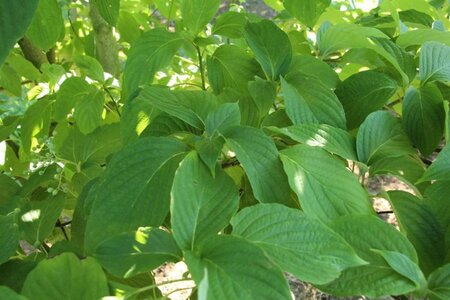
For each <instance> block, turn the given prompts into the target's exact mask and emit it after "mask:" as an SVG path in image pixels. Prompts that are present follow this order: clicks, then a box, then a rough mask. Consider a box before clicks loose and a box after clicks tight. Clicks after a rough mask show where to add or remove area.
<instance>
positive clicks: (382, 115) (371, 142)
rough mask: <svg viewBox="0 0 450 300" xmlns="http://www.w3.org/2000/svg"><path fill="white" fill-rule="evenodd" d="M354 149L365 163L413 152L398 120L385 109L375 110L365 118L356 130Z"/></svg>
mask: <svg viewBox="0 0 450 300" xmlns="http://www.w3.org/2000/svg"><path fill="white" fill-rule="evenodd" d="M356 149H357V152H358V157H359V160H360V161H361V162H363V163H365V164H372V163H374V162H375V161H376V160H378V159H381V158H385V157H398V156H402V155H408V154H414V149H413V148H412V147H411V144H410V142H409V140H408V137H407V136H406V134H405V132H404V131H403V128H402V125H401V123H400V121H399V120H398V119H396V118H395V117H393V116H392V115H391V114H390V113H389V112H387V111H377V112H374V113H371V114H370V115H369V116H368V117H367V118H366V120H365V121H364V123H362V125H361V127H360V129H359V131H358V137H357V140H356Z"/></svg>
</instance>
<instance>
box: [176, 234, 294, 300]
mask: <svg viewBox="0 0 450 300" xmlns="http://www.w3.org/2000/svg"><path fill="white" fill-rule="evenodd" d="M185 257H186V263H187V265H188V267H189V271H190V272H191V273H192V277H193V278H194V280H195V282H196V283H197V285H198V286H199V292H198V293H199V295H200V299H242V300H272V299H279V300H283V299H285V300H288V299H291V295H290V291H289V287H288V285H287V282H286V280H285V279H284V276H283V273H282V272H281V271H280V269H279V268H278V267H276V266H275V265H274V264H273V263H272V262H271V261H270V260H269V259H268V258H267V256H266V255H265V254H264V252H263V251H262V250H261V249H259V248H258V247H257V246H255V245H253V244H252V243H250V242H248V241H246V240H244V239H242V238H238V237H233V236H226V235H225V236H218V237H214V238H211V239H210V240H209V241H208V243H205V244H203V245H202V246H201V247H200V248H199V249H198V250H197V251H196V252H195V253H194V252H185Z"/></svg>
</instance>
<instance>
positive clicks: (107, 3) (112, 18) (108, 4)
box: [92, 0, 120, 26]
mask: <svg viewBox="0 0 450 300" xmlns="http://www.w3.org/2000/svg"><path fill="white" fill-rule="evenodd" d="M92 4H93V5H95V6H96V8H97V9H98V12H99V13H100V15H101V16H102V17H103V19H105V21H106V22H108V24H109V25H111V26H115V25H116V24H117V20H118V19H119V10H120V0H93V1H92Z"/></svg>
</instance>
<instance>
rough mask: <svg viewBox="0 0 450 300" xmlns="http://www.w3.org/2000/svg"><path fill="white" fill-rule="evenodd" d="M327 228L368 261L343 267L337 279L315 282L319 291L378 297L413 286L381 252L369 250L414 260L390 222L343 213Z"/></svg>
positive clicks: (341, 294)
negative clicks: (390, 253) (352, 266)
mask: <svg viewBox="0 0 450 300" xmlns="http://www.w3.org/2000/svg"><path fill="white" fill-rule="evenodd" d="M331 228H332V229H334V230H335V231H336V232H337V233H339V234H340V235H341V236H342V237H343V238H344V239H345V240H346V241H347V242H348V243H349V244H350V245H351V246H352V247H353V249H354V250H355V251H356V254H357V255H358V256H359V257H361V258H362V259H364V260H365V261H368V262H370V265H365V266H360V267H355V268H350V269H347V270H345V271H343V272H342V275H341V277H339V278H338V279H337V280H335V281H333V282H331V283H329V284H327V285H321V286H318V287H319V288H320V289H321V290H322V291H324V292H327V293H331V294H333V295H336V296H352V295H365V296H366V297H371V298H378V297H382V296H387V295H401V294H406V293H409V292H412V291H414V290H416V289H417V287H416V285H415V284H414V283H413V282H412V281H411V280H410V279H408V278H406V277H404V276H402V275H401V274H400V273H398V272H396V271H395V270H393V269H392V268H391V267H390V266H389V265H388V263H387V262H386V260H385V259H384V258H383V257H382V256H381V255H379V254H377V253H375V252H374V251H373V249H375V250H388V251H392V252H396V253H400V254H403V255H404V256H405V257H407V258H408V259H409V260H411V261H412V262H413V263H417V255H416V252H415V250H414V247H413V246H412V245H411V243H410V242H409V241H408V240H407V239H406V237H405V236H403V235H402V234H401V233H400V232H398V231H397V230H396V229H395V227H394V226H392V225H389V224H387V223H385V222H384V221H382V220H381V219H379V218H378V217H376V216H345V217H341V218H339V219H337V220H336V221H335V222H334V223H333V224H331Z"/></svg>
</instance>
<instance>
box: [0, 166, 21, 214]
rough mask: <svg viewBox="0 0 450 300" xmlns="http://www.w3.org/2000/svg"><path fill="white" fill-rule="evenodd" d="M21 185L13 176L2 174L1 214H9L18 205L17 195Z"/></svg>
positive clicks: (0, 184) (0, 187)
mask: <svg viewBox="0 0 450 300" xmlns="http://www.w3.org/2000/svg"><path fill="white" fill-rule="evenodd" d="M20 188H21V187H20V185H19V184H18V183H17V182H16V181H15V180H14V179H12V178H11V177H9V176H7V175H5V174H0V215H7V214H9V213H10V212H12V211H14V209H15V208H16V207H17V200H16V197H15V196H16V195H17V194H18V193H19V191H20Z"/></svg>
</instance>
